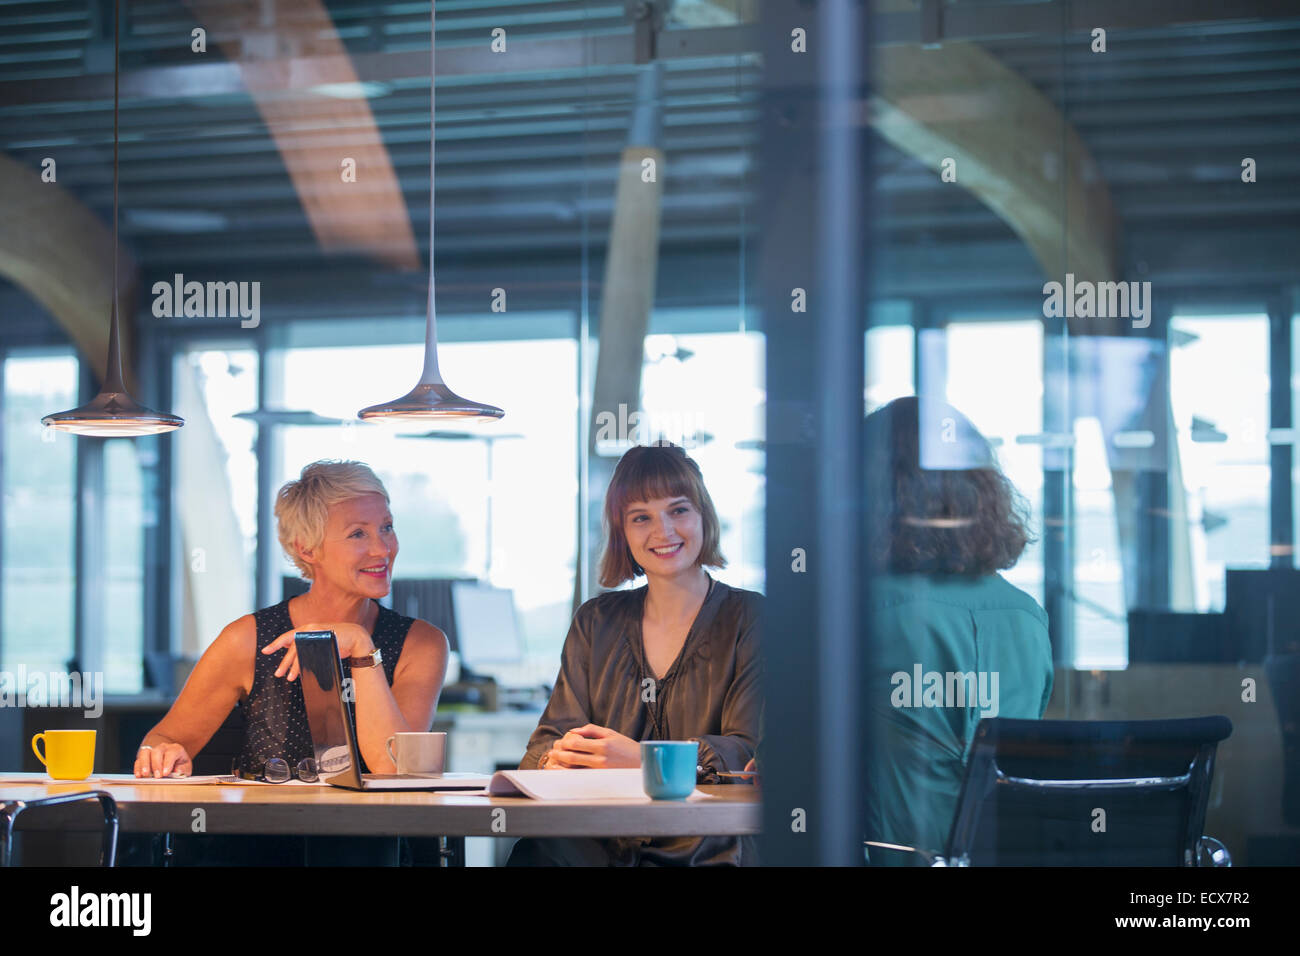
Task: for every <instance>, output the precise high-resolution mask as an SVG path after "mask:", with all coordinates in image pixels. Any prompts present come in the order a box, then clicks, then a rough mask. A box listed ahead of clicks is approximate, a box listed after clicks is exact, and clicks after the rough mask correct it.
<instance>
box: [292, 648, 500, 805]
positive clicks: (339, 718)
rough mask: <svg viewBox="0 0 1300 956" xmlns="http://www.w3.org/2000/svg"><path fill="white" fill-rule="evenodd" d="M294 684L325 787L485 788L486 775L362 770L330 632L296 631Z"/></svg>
mask: <svg viewBox="0 0 1300 956" xmlns="http://www.w3.org/2000/svg"><path fill="white" fill-rule="evenodd" d="M294 644H295V645H297V648H298V680H299V681H301V682H302V698H303V703H304V704H306V706H307V725H308V727H309V728H310V729H311V741H312V747H313V749H314V750H315V751H316V770H317V772H318V773H319V774H320V778H321V780H322V781H323V782H324V783H328V784H330V785H331V786H335V787H345V788H347V789H348V790H483V789H484V788H486V787H487V785H488V781H489V780H491V775H490V774H481V773H443V774H411V773H408V774H397V773H365V774H363V773H362V772H361V750H360V748H359V747H358V746H357V737H356V733H355V731H354V729H353V726H352V720H351V718H350V717H349V714H348V704H347V702H346V701H345V700H344V699H343V665H342V663H341V662H340V660H339V645H338V641H337V640H336V639H335V637H334V632H333V631H299V632H298V633H297V634H296V635H295V636H294Z"/></svg>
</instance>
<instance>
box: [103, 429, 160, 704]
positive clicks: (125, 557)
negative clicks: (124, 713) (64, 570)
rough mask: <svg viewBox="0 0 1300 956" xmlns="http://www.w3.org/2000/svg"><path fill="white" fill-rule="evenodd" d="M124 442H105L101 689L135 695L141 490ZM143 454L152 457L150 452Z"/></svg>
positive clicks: (140, 616)
mask: <svg viewBox="0 0 1300 956" xmlns="http://www.w3.org/2000/svg"><path fill="white" fill-rule="evenodd" d="M141 450H142V446H141V445H140V444H138V443H137V442H134V441H130V440H127V439H115V440H113V441H107V442H105V443H104V555H103V565H102V566H103V573H104V608H103V619H102V620H103V630H102V635H103V640H104V652H103V667H104V689H105V690H106V691H107V692H109V693H113V694H134V693H138V692H139V691H140V689H141V687H142V686H143V683H144V670H143V667H142V664H141V661H142V659H143V656H144V509H143V507H142V505H143V503H144V498H143V494H144V489H143V482H142V476H141V473H140V460H139V458H138V455H139V454H140V452H141ZM147 453H152V448H149V450H148V452H147Z"/></svg>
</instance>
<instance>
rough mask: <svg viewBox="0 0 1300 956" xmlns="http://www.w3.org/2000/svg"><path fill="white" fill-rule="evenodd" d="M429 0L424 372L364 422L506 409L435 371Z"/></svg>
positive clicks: (369, 411)
mask: <svg viewBox="0 0 1300 956" xmlns="http://www.w3.org/2000/svg"><path fill="white" fill-rule="evenodd" d="M433 6H434V3H433V2H432V0H431V2H430V5H429V7H430V9H429V33H430V36H429V308H428V312H427V317H426V325H425V331H424V372H423V374H421V375H420V381H419V382H418V383H417V384H416V386H415V388H413V389H411V390H410V391H409V392H407V393H406V394H405V395H403V396H402V397H401V398H395V399H393V400H392V401H390V402H384V403H382V404H380V405H371V406H370V407H369V408H363V409H361V411H360V412H358V413H357V416H358V417H359V418H361V419H363V420H365V421H371V420H375V419H393V420H411V421H449V420H455V421H462V422H488V421H496V420H497V419H499V418H501V417H502V416H503V415H504V414H505V412H503V411H502V410H501V409H499V408H497V407H496V406H495V405H483V404H481V403H479V402H472V401H470V400H469V399H467V398H461V397H460V396H459V395H457V394H456V393H455V392H453V391H452V390H451V389H450V388H448V387H447V383H446V382H444V381H443V380H442V373H441V372H440V371H439V370H438V313H437V309H436V307H435V302H434V281H433V235H434V229H433V183H434V170H435V168H436V164H435V162H434V144H435V141H436V139H437V134H436V133H435V132H434V115H435V111H434V103H435V92H434V88H435V85H436V77H437V69H436V66H437V53H436V48H437V36H438V30H437V23H436V18H435V15H434V10H433Z"/></svg>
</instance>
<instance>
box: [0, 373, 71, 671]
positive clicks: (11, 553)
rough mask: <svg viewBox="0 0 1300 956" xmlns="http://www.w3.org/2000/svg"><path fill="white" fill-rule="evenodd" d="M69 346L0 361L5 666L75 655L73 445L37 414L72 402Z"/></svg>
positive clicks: (48, 667)
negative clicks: (0, 368) (0, 377)
mask: <svg viewBox="0 0 1300 956" xmlns="http://www.w3.org/2000/svg"><path fill="white" fill-rule="evenodd" d="M77 376H78V363H77V359H76V356H75V355H73V353H72V351H71V350H70V349H61V350H58V351H53V352H51V351H44V352H36V351H32V352H28V351H26V350H19V349H15V350H13V351H11V352H9V353H8V355H7V357H6V358H5V359H4V367H3V384H4V402H3V405H4V476H3V480H4V515H3V520H4V528H3V539H4V541H3V547H4V562H3V587H4V591H3V594H2V595H0V605H2V606H3V622H4V631H3V636H2V638H0V640H2V641H3V644H2V646H0V663H2V665H3V666H4V667H5V668H6V669H7V670H11V671H12V670H14V669H15V668H16V667H17V665H19V664H23V665H26V667H27V668H28V669H29V670H43V671H63V670H65V669H66V668H67V665H68V661H69V660H70V659H71V658H72V656H73V648H74V637H73V626H74V617H73V612H74V607H75V604H76V601H75V598H74V586H75V583H76V580H75V578H76V571H75V568H76V565H75V562H74V559H73V555H74V548H75V540H74V538H75V515H76V494H75V487H74V486H75V482H76V443H77V439H76V438H73V437H72V436H70V435H66V434H60V433H59V432H56V431H53V430H48V429H45V428H44V427H43V426H42V425H41V417H42V416H44V415H48V414H49V413H50V412H55V411H59V410H61V409H64V408H72V407H73V406H75V405H76V404H77Z"/></svg>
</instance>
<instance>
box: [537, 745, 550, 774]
mask: <svg viewBox="0 0 1300 956" xmlns="http://www.w3.org/2000/svg"><path fill="white" fill-rule="evenodd" d="M550 762H551V752H550V751H549V750H548V751H546V753H544V754H542V756H541V758H540V759H539V760H538V761H537V769H538V770H545V769H546V765H547V764H548V763H550Z"/></svg>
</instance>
